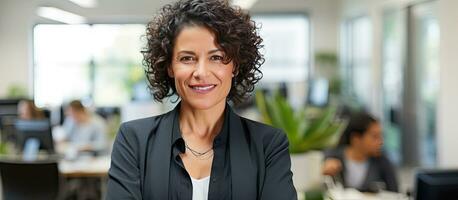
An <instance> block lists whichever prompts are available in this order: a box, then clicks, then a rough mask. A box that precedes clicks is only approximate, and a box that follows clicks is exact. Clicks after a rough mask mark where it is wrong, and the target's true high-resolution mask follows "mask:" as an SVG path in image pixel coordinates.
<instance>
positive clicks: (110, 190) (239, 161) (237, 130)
mask: <svg viewBox="0 0 458 200" xmlns="http://www.w3.org/2000/svg"><path fill="white" fill-rule="evenodd" d="M178 107H179V106H177V107H176V108H175V109H174V110H172V111H170V112H168V113H165V114H162V115H159V116H155V117H150V118H145V119H139V120H134V121H130V122H126V123H123V124H122V125H121V127H120V130H119V132H118V135H117V136H116V140H115V143H114V146H113V151H112V155H111V167H110V170H109V173H108V186H107V199H157V200H165V199H169V197H168V193H169V192H168V190H169V169H170V157H171V151H172V144H171V141H172V138H171V136H172V126H173V119H174V115H175V114H177V113H178V111H179V109H178ZM226 108H227V112H229V114H228V116H229V131H230V132H229V133H228V137H229V138H228V142H229V143H228V144H229V145H230V148H229V149H230V150H229V153H230V167H231V176H232V177H231V178H232V186H231V187H232V199H236V200H245V199H246V200H253V199H262V200H290V199H297V193H296V190H295V188H294V186H293V181H292V173H291V170H290V168H291V160H290V156H289V152H288V140H287V138H286V136H285V134H284V133H283V132H282V131H281V130H279V129H275V128H272V127H270V126H267V125H264V124H261V123H258V122H255V121H251V120H248V119H245V118H242V117H240V116H238V115H236V114H235V113H234V112H233V111H232V109H231V108H230V106H229V105H226ZM226 116H227V115H226ZM153 135H154V137H152V136H153ZM210 184H211V183H210Z"/></svg>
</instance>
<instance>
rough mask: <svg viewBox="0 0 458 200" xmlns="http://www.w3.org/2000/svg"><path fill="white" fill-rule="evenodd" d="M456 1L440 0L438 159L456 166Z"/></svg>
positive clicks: (457, 139)
mask: <svg viewBox="0 0 458 200" xmlns="http://www.w3.org/2000/svg"><path fill="white" fill-rule="evenodd" d="M457 8H458V1H456V0H440V1H439V12H438V13H439V25H440V29H441V30H440V32H441V33H440V34H441V35H440V68H441V71H440V78H441V83H440V91H439V108H438V120H437V121H438V124H437V127H438V135H437V147H438V161H439V166H441V167H455V168H456V167H458V156H457V155H456V152H458V123H457V119H458V78H457V77H458V54H457V52H458V37H457V36H458V26H457V21H458V12H457V10H456V9H457Z"/></svg>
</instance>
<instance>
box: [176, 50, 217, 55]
mask: <svg viewBox="0 0 458 200" xmlns="http://www.w3.org/2000/svg"><path fill="white" fill-rule="evenodd" d="M218 51H221V52H222V51H223V50H221V49H213V50H210V51H208V54H212V53H215V52H218ZM181 53H184V54H192V55H195V54H196V53H194V52H193V51H187V50H183V51H179V52H178V53H177V54H181Z"/></svg>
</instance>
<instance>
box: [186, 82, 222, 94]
mask: <svg viewBox="0 0 458 200" xmlns="http://www.w3.org/2000/svg"><path fill="white" fill-rule="evenodd" d="M189 87H190V88H191V89H192V90H193V91H195V92H198V93H208V92H210V91H211V90H213V88H215V87H216V85H215V84H196V85H189Z"/></svg>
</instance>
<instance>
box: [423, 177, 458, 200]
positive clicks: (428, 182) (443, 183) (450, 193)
mask: <svg viewBox="0 0 458 200" xmlns="http://www.w3.org/2000/svg"><path fill="white" fill-rule="evenodd" d="M415 199H416V200H437V199H440V200H456V199H458V169H457V170H422V171H418V172H417V174H416V191H415Z"/></svg>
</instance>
